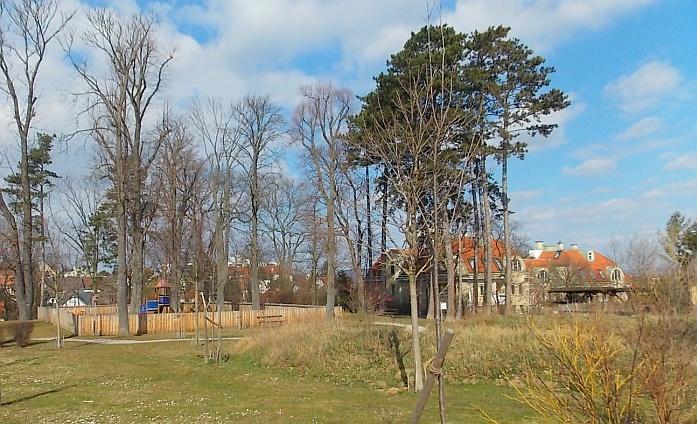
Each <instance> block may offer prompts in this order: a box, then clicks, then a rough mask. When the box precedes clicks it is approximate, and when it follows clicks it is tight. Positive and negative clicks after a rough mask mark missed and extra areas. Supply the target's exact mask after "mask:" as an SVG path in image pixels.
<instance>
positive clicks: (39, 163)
mask: <svg viewBox="0 0 697 424" xmlns="http://www.w3.org/2000/svg"><path fill="white" fill-rule="evenodd" d="M55 137H56V136H55V135H49V134H43V133H39V134H38V135H37V139H36V146H35V147H32V148H31V149H30V150H29V155H28V162H29V173H28V175H29V186H30V192H31V196H30V198H31V207H32V210H33V211H34V212H35V213H36V215H32V216H33V218H34V219H33V221H34V222H33V225H34V228H35V229H36V231H38V233H39V235H40V238H42V237H43V231H42V230H41V226H42V221H43V203H44V199H45V198H46V197H47V196H48V192H49V191H50V189H51V188H53V187H54V186H55V184H54V183H53V180H54V179H56V178H60V176H59V175H58V174H56V173H55V172H53V171H51V170H50V169H49V165H51V164H52V163H53V161H52V160H51V150H52V149H53V141H54V140H55ZM18 168H19V167H18ZM5 182H6V183H7V185H8V186H7V188H4V189H3V192H5V193H7V194H8V195H10V198H11V200H10V202H8V203H9V205H8V206H9V207H10V208H11V209H12V211H13V212H14V213H16V214H18V215H19V214H20V213H21V210H22V205H23V202H22V198H23V196H22V194H23V192H22V185H21V175H20V173H19V172H17V173H14V174H11V175H8V176H7V177H5Z"/></svg>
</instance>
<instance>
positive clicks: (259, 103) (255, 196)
mask: <svg viewBox="0 0 697 424" xmlns="http://www.w3.org/2000/svg"><path fill="white" fill-rule="evenodd" d="M236 112H237V114H236V117H237V123H236V124H237V131H238V132H239V136H240V145H241V149H240V153H241V157H240V163H241V164H242V168H243V169H244V172H245V175H246V176H247V178H248V180H249V183H248V187H247V188H248V192H247V195H248V196H249V206H250V208H249V210H250V213H249V226H250V262H251V263H250V269H249V290H250V293H251V297H252V299H251V300H252V309H255V310H257V309H260V307H261V306H260V304H259V257H260V254H259V251H260V247H259V215H260V209H261V205H262V201H263V196H264V193H265V191H266V190H265V189H266V187H267V186H268V184H269V178H268V176H269V172H270V170H269V167H270V165H271V159H272V157H273V154H274V142H276V141H278V140H279V139H280V138H281V136H282V135H283V132H284V128H283V127H284V125H285V122H284V120H283V116H282V115H281V109H280V108H279V107H278V106H276V105H275V104H273V102H271V99H270V98H268V97H256V96H247V97H245V98H244V99H242V101H241V102H240V103H239V104H238V105H237V108H236Z"/></svg>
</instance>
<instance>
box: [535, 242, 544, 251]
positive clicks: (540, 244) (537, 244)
mask: <svg viewBox="0 0 697 424" xmlns="http://www.w3.org/2000/svg"><path fill="white" fill-rule="evenodd" d="M544 247H545V245H544V243H543V242H542V240H536V241H535V250H542V249H544Z"/></svg>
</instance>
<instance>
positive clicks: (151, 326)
mask: <svg viewBox="0 0 697 424" xmlns="http://www.w3.org/2000/svg"><path fill="white" fill-rule="evenodd" d="M42 310H43V311H42ZM48 310H50V308H40V312H39V319H43V320H44V321H47V322H51V323H53V324H55V317H54V315H55V310H53V311H54V312H48ZM334 314H335V316H337V317H340V316H341V314H342V309H341V307H335V308H334ZM197 315H198V320H197ZM207 315H208V318H209V319H211V320H213V321H214V322H216V323H217V324H220V325H221V326H222V328H224V329H245V328H253V327H258V326H261V325H264V324H265V322H267V320H266V319H265V318H267V317H270V316H273V317H274V320H273V321H274V322H278V323H281V324H295V323H300V322H311V321H322V320H324V318H325V308H324V306H319V307H295V306H275V305H274V306H270V305H267V307H266V309H264V310H260V311H253V310H242V311H222V312H220V313H218V312H208V314H207ZM68 318H70V320H71V322H72V323H73V327H72V328H71V329H70V330H71V331H72V332H73V333H74V334H77V335H79V336H115V335H117V334H118V329H119V318H118V315H116V314H105V315H88V314H85V315H73V314H72V313H70V312H68V311H61V324H63V323H66V324H67V322H68V321H67V319H68ZM204 319H205V318H204V313H203V312H198V314H197V313H196V312H187V313H166V314H129V315H128V327H129V331H130V333H131V334H143V333H148V334H159V333H186V332H193V331H195V330H196V325H197V323H198V326H199V329H202V328H203V325H204ZM61 327H62V328H66V327H65V326H63V325H61ZM66 329H68V328H66Z"/></svg>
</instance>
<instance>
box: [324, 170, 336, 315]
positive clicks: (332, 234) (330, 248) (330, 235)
mask: <svg viewBox="0 0 697 424" xmlns="http://www.w3.org/2000/svg"><path fill="white" fill-rule="evenodd" d="M329 178H330V180H332V181H330V186H329V187H330V188H329V190H331V191H332V194H331V195H330V196H329V202H327V215H326V219H327V303H326V305H325V317H326V320H327V322H329V323H331V322H334V303H335V297H336V293H335V284H334V280H335V277H336V231H335V228H334V227H335V224H334V207H335V206H334V199H335V196H334V195H333V190H334V188H335V187H336V185H335V181H333V179H334V178H333V175H330V176H329Z"/></svg>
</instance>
